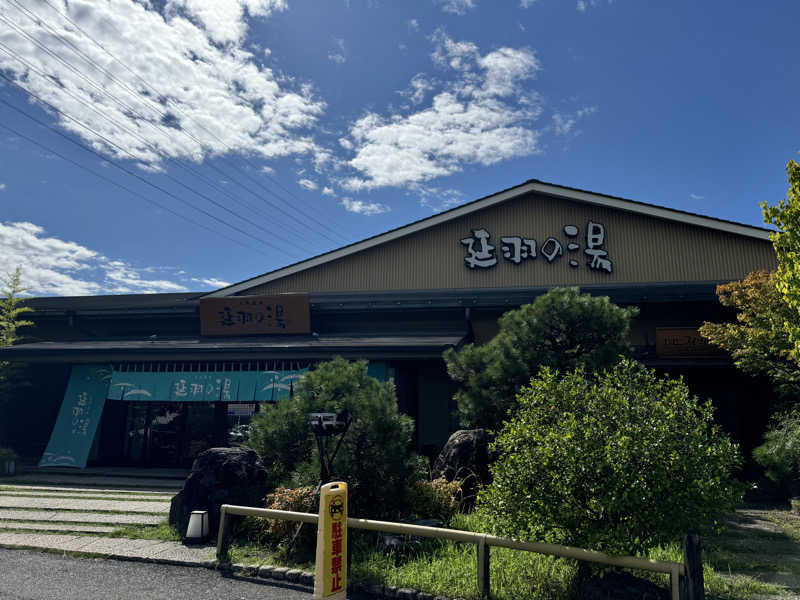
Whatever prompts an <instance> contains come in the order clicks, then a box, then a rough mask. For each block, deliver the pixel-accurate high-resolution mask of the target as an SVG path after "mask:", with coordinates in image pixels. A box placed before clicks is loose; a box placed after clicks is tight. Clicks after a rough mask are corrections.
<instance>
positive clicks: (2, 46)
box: [0, 17, 297, 257]
mask: <svg viewBox="0 0 800 600" xmlns="http://www.w3.org/2000/svg"><path fill="white" fill-rule="evenodd" d="M0 19H2V17H0ZM3 48H5V46H4V45H3V44H2V43H0V51H4V52H5V50H3ZM6 53H8V52H6ZM20 60H21V59H20ZM21 62H22V60H21ZM0 77H2V78H3V79H5V80H7V81H9V82H10V83H12V84H14V85H16V86H17V87H19V88H20V89H22V90H24V91H26V92H27V93H28V94H29V95H31V96H32V97H34V98H36V99H37V100H39V101H40V102H42V103H43V104H45V105H47V106H48V107H50V108H51V109H52V110H54V111H56V112H57V113H58V114H60V115H61V116H62V117H64V118H66V119H69V120H70V121H72V122H73V123H75V124H77V125H78V126H79V127H81V128H83V129H85V130H87V131H89V132H90V133H92V134H94V135H95V136H96V137H97V138H99V139H101V140H103V141H104V142H105V143H106V144H107V145H109V146H111V147H114V148H116V149H117V150H119V151H120V152H121V153H123V154H126V155H128V156H129V157H130V158H132V159H133V160H135V161H138V160H139V159H138V158H137V157H136V156H135V155H134V154H133V153H131V152H129V151H128V150H126V149H125V148H123V147H121V146H119V145H118V144H116V143H114V142H113V141H111V140H110V139H108V138H107V137H105V136H104V135H103V134H101V133H99V132H98V131H96V130H94V129H92V128H91V127H89V126H88V125H86V124H85V123H83V122H82V121H80V120H79V119H76V118H75V117H73V116H72V115H69V114H67V113H65V112H64V111H63V110H61V109H59V108H58V107H56V106H55V105H54V104H52V103H50V102H48V101H47V100H45V99H44V98H42V97H41V96H39V95H37V94H35V93H34V92H32V91H31V90H30V89H28V88H26V87H25V86H23V85H21V84H20V83H18V82H16V81H14V80H12V79H11V78H9V77H7V76H5V75H3V74H2V73H0ZM2 102H3V103H4V104H6V105H8V106H9V107H11V108H13V109H14V110H17V111H19V112H21V113H22V114H25V115H26V116H30V115H28V114H27V113H25V112H24V111H22V110H20V109H18V108H16V107H14V106H13V105H11V104H9V103H8V102H6V101H2ZM87 106H88V105H87ZM101 158H103V159H104V160H106V159H105V157H101ZM164 176H165V177H167V178H168V179H170V180H171V181H174V182H175V183H176V184H178V185H179V186H181V187H183V188H185V189H187V190H189V191H190V192H192V193H194V194H196V195H198V196H200V197H201V198H203V199H205V200H207V201H208V202H210V203H211V204H213V205H215V206H217V207H218V208H220V209H222V210H224V211H225V212H227V213H230V214H231V215H233V216H235V217H237V218H238V219H241V220H242V221H244V222H246V223H248V224H250V221H249V220H248V219H247V218H245V217H243V216H242V215H240V214H239V213H237V212H236V211H233V210H231V209H230V208H228V207H227V206H225V205H224V204H222V203H220V202H218V201H216V200H214V199H213V198H211V197H210V196H208V195H206V194H204V193H203V192H200V191H198V190H196V189H194V188H192V187H191V186H189V185H186V184H185V183H183V182H182V181H181V180H179V179H177V178H176V177H174V176H172V175H170V174H169V173H164ZM139 179H141V180H142V181H147V182H148V183H149V184H150V185H153V184H151V183H150V182H149V181H148V180H146V179H144V178H143V177H139ZM162 189H163V188H162ZM176 198H177V196H176ZM184 202H185V201H184ZM189 206H191V207H192V208H198V207H196V206H195V205H193V204H191V203H189ZM198 210H199V208H198ZM208 214H211V213H208ZM223 222H224V221H223ZM225 223H226V222H225ZM226 224H227V225H228V226H229V227H232V228H234V229H236V230H237V231H239V232H240V233H242V234H244V235H246V236H247V237H249V238H251V239H253V240H255V241H257V242H259V243H261V244H264V245H266V246H269V247H271V248H275V249H277V246H275V245H274V244H271V243H270V242H267V241H265V240H263V239H261V238H259V237H256V236H254V235H252V234H251V233H249V232H247V231H245V230H243V229H241V228H239V227H236V226H234V225H230V224H229V223H226ZM280 251H281V252H282V253H284V254H287V255H288V256H293V257H297V255H296V254H293V253H291V252H287V251H286V250H285V249H280Z"/></svg>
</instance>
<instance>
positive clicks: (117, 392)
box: [108, 367, 308, 402]
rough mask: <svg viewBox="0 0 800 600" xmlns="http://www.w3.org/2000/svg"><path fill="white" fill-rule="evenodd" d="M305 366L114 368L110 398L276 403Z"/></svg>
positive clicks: (291, 389)
mask: <svg viewBox="0 0 800 600" xmlns="http://www.w3.org/2000/svg"><path fill="white" fill-rule="evenodd" d="M307 371H308V367H304V368H297V369H294V368H292V369H281V370H263V371H194V372H192V371H187V372H174V371H173V372H142V371H114V373H113V375H112V377H111V384H110V385H109V386H108V399H109V400H128V401H136V402H277V401H278V400H283V399H285V398H290V397H291V396H293V395H294V390H295V389H296V388H297V382H298V381H300V378H301V377H302V376H303V375H304V374H305V373H306V372H307Z"/></svg>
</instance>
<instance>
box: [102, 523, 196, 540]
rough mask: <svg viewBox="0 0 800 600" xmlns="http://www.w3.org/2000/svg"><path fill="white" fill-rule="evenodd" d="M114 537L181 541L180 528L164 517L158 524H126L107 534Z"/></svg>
mask: <svg viewBox="0 0 800 600" xmlns="http://www.w3.org/2000/svg"><path fill="white" fill-rule="evenodd" d="M107 536H108V537H112V538H128V539H132V540H163V541H165V542H179V541H180V539H181V537H180V535H178V530H177V529H175V527H173V526H172V525H170V524H169V520H167V519H164V520H163V521H162V522H161V523H159V524H158V525H155V526H153V525H125V526H124V527H120V528H118V529H115V530H114V531H112V532H111V533H109V534H107Z"/></svg>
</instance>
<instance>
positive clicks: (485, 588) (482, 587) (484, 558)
mask: <svg viewBox="0 0 800 600" xmlns="http://www.w3.org/2000/svg"><path fill="white" fill-rule="evenodd" d="M475 550H476V553H477V556H476V558H477V563H478V565H477V566H478V593H479V594H480V595H481V598H488V597H489V587H490V586H489V579H490V578H489V544H487V543H486V537H485V536H484V537H482V538H480V540H478V543H477V544H475Z"/></svg>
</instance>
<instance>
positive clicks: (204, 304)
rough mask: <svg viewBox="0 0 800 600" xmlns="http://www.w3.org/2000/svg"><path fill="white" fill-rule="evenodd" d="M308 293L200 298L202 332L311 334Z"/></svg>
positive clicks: (206, 333)
mask: <svg viewBox="0 0 800 600" xmlns="http://www.w3.org/2000/svg"><path fill="white" fill-rule="evenodd" d="M310 331H311V321H310V312H309V306H308V294H280V295H278V296H231V297H229V298H203V299H201V300H200V334H201V335H264V334H278V335H281V334H289V333H310Z"/></svg>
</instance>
